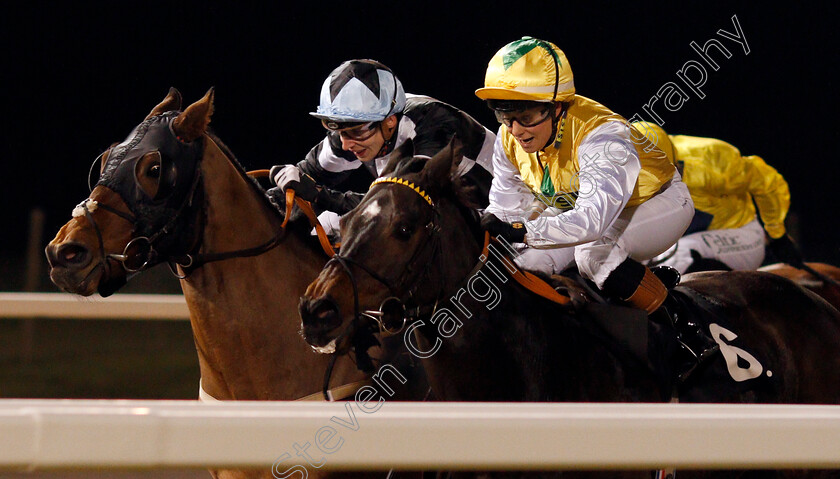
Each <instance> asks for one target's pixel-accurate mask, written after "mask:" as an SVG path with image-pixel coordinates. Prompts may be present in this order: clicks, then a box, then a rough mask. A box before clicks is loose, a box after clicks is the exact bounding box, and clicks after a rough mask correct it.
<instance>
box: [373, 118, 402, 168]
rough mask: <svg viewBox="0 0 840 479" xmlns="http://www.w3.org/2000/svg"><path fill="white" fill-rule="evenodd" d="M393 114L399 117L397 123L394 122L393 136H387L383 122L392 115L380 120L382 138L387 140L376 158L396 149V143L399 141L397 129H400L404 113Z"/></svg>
mask: <svg viewBox="0 0 840 479" xmlns="http://www.w3.org/2000/svg"><path fill="white" fill-rule="evenodd" d="M391 116H394V117H396V119H397V121H396V123H395V124H394V129H393V130H391V136H389V137H387V138H386V137H385V129H384V128H383V127H382V124H383V123H385V121H386V120H387V119H388V118H390V116H389V117H388V118H385V120H382V121H380V122H379V126H378V128H379V131H380V133H382V139H383V140H385V141H384V142H383V143H382V148H380V149H379V152H378V153H376V158H379V157H382V156H385V155H387V154H388V153H390V152H391V151H393V150H394V145H395V144H396V142H397V130H399V128H400V119H401V117H402V113H396V114H394V115H391Z"/></svg>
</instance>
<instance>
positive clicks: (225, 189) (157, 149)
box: [46, 88, 422, 477]
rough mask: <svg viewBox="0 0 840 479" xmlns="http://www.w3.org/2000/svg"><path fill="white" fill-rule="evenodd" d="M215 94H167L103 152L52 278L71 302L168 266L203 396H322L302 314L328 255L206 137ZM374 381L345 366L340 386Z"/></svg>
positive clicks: (59, 246)
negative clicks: (179, 294) (180, 295)
mask: <svg viewBox="0 0 840 479" xmlns="http://www.w3.org/2000/svg"><path fill="white" fill-rule="evenodd" d="M213 97H214V93H213V90H212V89H211V90H210V91H208V92H207V94H206V95H205V96H204V97H203V98H202V99H201V100H199V101H197V102H196V103H194V104H192V105H190V106H189V107H188V108H186V109H185V110H184V111H180V109H181V96H180V93H178V91H177V90H175V89H174V88H173V89H170V91H169V94H168V95H167V96H166V98H165V99H164V100H163V101H162V102H161V103H160V104H159V105H157V106H156V107H155V108H154V109H153V110H152V111H151V113H149V115H148V116H147V117H146V119H145V120H144V121H143V123H141V124H140V125H138V126H137V127H136V128H135V129H134V130H133V131H132V133H131V134H130V135H129V136H128V138H127V139H126V140H125V141H123V142H122V143H120V144H116V145H113V146H112V147H111V148H109V149H108V150H107V151H106V152H105V153H104V154H103V155H102V167H101V176H100V177H99V181H98V184H97V186H96V187H95V188H93V190H92V191H91V194H90V197H89V198H88V199H87V200H85V201H84V202H83V203H82V204H80V205H79V206H77V207H76V209H75V210H74V218H73V219H71V220H70V221H69V222H68V223H67V224H66V225H64V226H63V227H62V228H61V230H60V231H59V232H58V234H57V235H56V237H55V239H53V240H52V242H50V244H49V245H48V246H47V248H46V253H47V258H48V260H49V263H50V266H51V271H50V278H51V279H52V281H53V282H54V283H55V284H56V285H57V286H59V287H60V288H61V289H62V290H64V291H67V292H70V293H76V294H80V295H83V296H89V295H91V294H93V293H95V292H97V291H99V292H100V293H101V294H103V295H108V294H111V293H112V292H114V291H115V290H116V289H118V288H119V286H121V285H122V284H124V283H125V281H126V277H127V271H139V270H143V269H145V268H148V267H150V266H152V265H154V264H157V263H160V262H169V263H170V266H172V267H173V270H174V271H177V272H178V273H179V275H180V276H183V278H182V279H181V286H182V288H183V292H184V296H185V298H186V301H187V305H188V307H189V311H190V322H191V324H192V331H193V334H194V338H195V345H196V350H197V352H198V361H199V366H200V370H201V381H200V384H201V386H202V387H203V391H204V392H206V393H207V394H209V395H210V396H212V398H216V399H220V400H293V399H298V398H301V397H304V396H307V395H310V394H312V393H316V392H318V391H321V389H322V385H323V382H324V373H325V371H326V369H327V367H328V364H329V361H330V358H328V357H326V356H323V355H318V354H315V353H314V352H313V351H312V349H311V348H310V347H309V346H308V345H307V344H306V343H305V342H304V341H302V340H301V338H300V335H299V329H300V323H299V318H298V315H297V309H296V308H297V303H298V299H299V297H300V295H301V293H302V292H303V291H304V290H305V287H306V285H307V283H308V282H309V281H310V280H311V278H314V277H315V276H316V275H317V273H318V271H319V270H320V268H321V267H322V266H323V265H324V262H325V261H326V259H327V256H326V255H325V254H324V252H323V251H322V250H321V248H320V247H319V246H318V245H317V242H314V241H313V240H312V239H311V236H310V235H309V232H308V230H309V226H308V224H298V223H289V224H288V225H287V226H286V228H283V227H282V225H283V217H282V216H283V215H282V214H280V212H279V211H278V210H277V209H276V208H275V207H274V206H273V205H272V204H271V203H270V202H269V201H268V199H267V198H266V196H265V193H264V191H263V189H262V188H261V187H260V186H259V184H258V183H257V182H256V181H255V180H253V179H252V178H250V177H248V176H247V175H246V172H245V170H244V169H243V168H242V167H241V166H240V164H239V162H238V161H237V160H236V159H235V158H234V156H233V154H232V153H231V152H230V150H229V149H228V148H227V147H226V146H225V145H224V144H223V143H222V142H221V141H220V140H219V138H218V137H216V136H215V135H214V134H213V133H211V132H210V131H209V130H208V124H209V122H210V117H211V114H212V112H213ZM121 263H122V264H121ZM383 354H385V353H383ZM406 374H408V373H406ZM366 377H367V376H366V375H365V374H363V373H361V372H360V371H359V370H358V369H357V368H356V366H355V365H354V364H353V363H352V362H351V361H349V360H341V361H338V362H337V363H336V364H335V367H334V369H333V371H332V384H333V385H337V384H350V383H354V382H357V381H361V380H364V379H365V378H366ZM412 385H413V386H417V385H419V382H418V381H414V382H413V384H412ZM197 386H198V384H197ZM420 387H421V388H422V385H421V386H420ZM399 394H409V393H407V392H406V391H405V390H401V391H399ZM418 395H419V394H418ZM281 452H282V451H278V456H280V453H281ZM266 459H267V460H272V459H273V458H266ZM280 470H282V468H281V469H280ZM311 472H313V473H314V472H315V471H311ZM214 475H215V474H214ZM379 476H381V474H380V475H379ZM218 477H272V475H271V472H270V471H250V472H236V471H222V472H220V473H219V474H218Z"/></svg>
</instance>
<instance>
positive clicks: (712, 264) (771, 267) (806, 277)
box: [686, 251, 840, 310]
mask: <svg viewBox="0 0 840 479" xmlns="http://www.w3.org/2000/svg"><path fill="white" fill-rule="evenodd" d="M691 255H692V257H693V258H694V262H693V263H692V264H691V266H690V267H689V268H688V270H687V271H686V273H696V272H699V271H732V269H731V268H730V267H729V266H727V265H726V264H724V263H722V262H720V261H717V260H715V259H709V258H703V257H701V256H700V254H699V253H697V252H696V251H692V252H691ZM808 270H811V271H808ZM758 271H764V272H767V273H772V274H776V275H779V276H782V277H784V278H787V279H789V280H791V281H793V282H794V283H796V284H798V285H799V286H802V287H803V288H806V289H809V290H811V291H813V292H814V293H816V294H817V295H819V296H820V297H821V298H823V299H824V300H826V301H828V303H829V304H831V305H832V306H834V308H835V309H837V310H840V268H838V267H837V266H834V265H832V264H828V263H815V262H806V263H803V264H802V265H799V266H792V265H789V264H786V263H772V264H768V265H765V266H762V267H760V268H758Z"/></svg>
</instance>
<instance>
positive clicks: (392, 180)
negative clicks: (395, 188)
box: [370, 176, 435, 208]
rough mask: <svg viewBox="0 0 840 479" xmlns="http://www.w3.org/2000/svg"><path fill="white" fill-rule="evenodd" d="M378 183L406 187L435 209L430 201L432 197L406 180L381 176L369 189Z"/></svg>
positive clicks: (433, 203)
mask: <svg viewBox="0 0 840 479" xmlns="http://www.w3.org/2000/svg"><path fill="white" fill-rule="evenodd" d="M380 183H396V184H398V185H403V186H407V187H409V188H411V189H412V190H414V192H415V193H417V194H418V195H420V196H422V197H423V199H424V200H426V203H429V206H431V207H432V208H434V207H435V202H434V201H432V197H431V196H429V195H428V194H426V192H425V191H423V190H421V189H420V187H419V186H417V185H415V184H414V183H412V182H410V181H408V180H404V179H402V178H396V177H393V176H383V177H381V178H377V179H375V180H373V183H371V184H370V187H371V188H373V187H374V186H375V185H378V184H380Z"/></svg>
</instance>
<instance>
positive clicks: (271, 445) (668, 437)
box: [0, 400, 840, 477]
mask: <svg viewBox="0 0 840 479" xmlns="http://www.w3.org/2000/svg"><path fill="white" fill-rule="evenodd" d="M376 404H377V403H376V402H370V403H367V404H364V403H359V402H347V403H293V402H262V403H259V402H237V403H230V402H228V403H221V404H200V403H198V402H193V401H93V400H86V401H79V400H0V469H10V468H11V469H21V470H37V469H44V468H47V469H53V468H72V469H93V468H141V469H142V468H145V469H150V468H176V467H177V468H183V467H211V466H214V467H215V466H221V467H271V465H272V464H273V463H274V462H275V461H276V460H277V459H278V458H285V459H284V460H283V461H282V462H281V463H279V464H278V466H277V467H276V470H277V471H280V472H282V471H286V470H289V469H290V468H293V467H295V466H299V467H303V468H306V469H307V470H309V471H312V470H313V466H312V465H310V464H308V462H311V463H313V464H319V465H320V466H322V467H323V468H325V469H365V470H388V469H390V468H398V469H404V470H408V469H424V470H453V469H657V468H667V467H676V468H677V469H680V468H682V469H689V468H709V469H721V468H840V406H783V405H778V406H777V405H705V404H704V405H687V404H557V403H555V404H534V403H532V404H505V403H495V404H493V403H469V404H468V403H398V402H391V403H388V402H383V403H380V407H379V409H376V410H374V409H375V406H376ZM362 407H367V408H368V410H369V411H370V412H364V410H363V409H362ZM300 450H303V452H302V453H300V454H298V452H299V451H300ZM295 477H297V476H295Z"/></svg>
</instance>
